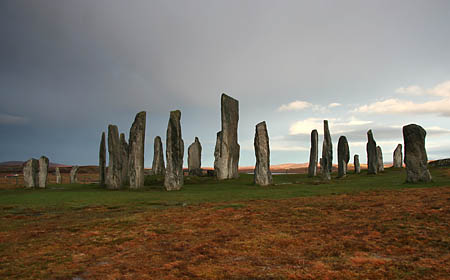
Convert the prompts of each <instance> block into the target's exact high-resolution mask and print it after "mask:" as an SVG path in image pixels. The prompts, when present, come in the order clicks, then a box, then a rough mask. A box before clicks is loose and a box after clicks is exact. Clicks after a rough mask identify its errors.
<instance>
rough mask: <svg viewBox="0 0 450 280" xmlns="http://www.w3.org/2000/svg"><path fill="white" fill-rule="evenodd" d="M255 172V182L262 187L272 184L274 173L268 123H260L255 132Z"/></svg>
mask: <svg viewBox="0 0 450 280" xmlns="http://www.w3.org/2000/svg"><path fill="white" fill-rule="evenodd" d="M254 146H255V156H256V164H255V172H254V182H255V184H257V185H260V186H267V185H271V184H272V172H270V147H269V135H268V133H267V126H266V122H260V123H258V124H257V125H256V130H255V140H254Z"/></svg>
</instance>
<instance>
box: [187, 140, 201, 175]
mask: <svg viewBox="0 0 450 280" xmlns="http://www.w3.org/2000/svg"><path fill="white" fill-rule="evenodd" d="M201 166H202V145H201V144H200V141H199V140H198V137H195V141H194V143H192V144H191V145H190V146H189V148H188V169H189V175H194V176H202V175H203V174H202V169H201Z"/></svg>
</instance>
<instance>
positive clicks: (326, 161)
mask: <svg viewBox="0 0 450 280" xmlns="http://www.w3.org/2000/svg"><path fill="white" fill-rule="evenodd" d="M323 132H324V133H323V134H324V136H323V145H322V159H321V163H320V164H321V165H320V169H321V171H322V178H323V179H324V180H331V169H332V168H333V143H332V142H331V135H330V130H329V129H328V121H327V120H324V121H323Z"/></svg>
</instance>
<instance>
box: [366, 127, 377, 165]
mask: <svg viewBox="0 0 450 280" xmlns="http://www.w3.org/2000/svg"><path fill="white" fill-rule="evenodd" d="M366 151H367V174H377V173H378V158H377V142H375V139H373V134H372V130H371V129H369V131H367V145H366Z"/></svg>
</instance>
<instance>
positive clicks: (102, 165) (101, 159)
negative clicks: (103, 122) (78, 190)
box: [98, 132, 106, 186]
mask: <svg viewBox="0 0 450 280" xmlns="http://www.w3.org/2000/svg"><path fill="white" fill-rule="evenodd" d="M98 167H99V176H100V186H104V185H105V184H106V141H105V132H102V138H101V140H100V151H99V154H98Z"/></svg>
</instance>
